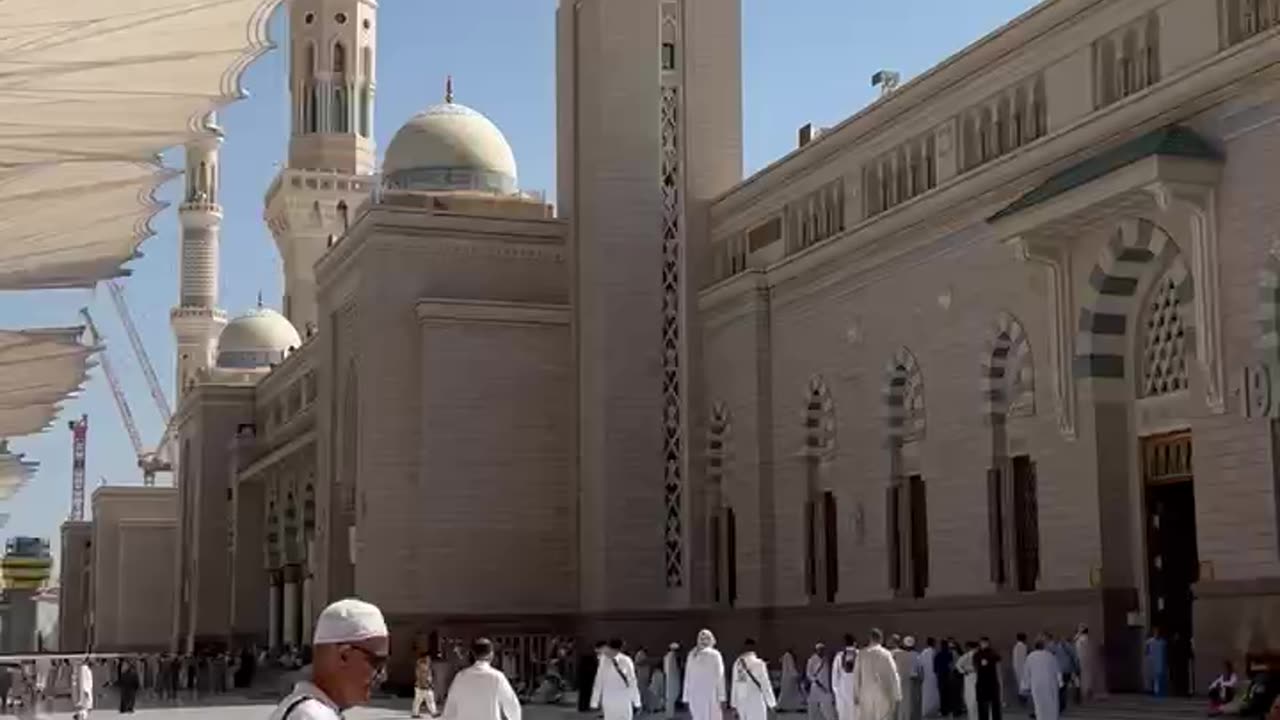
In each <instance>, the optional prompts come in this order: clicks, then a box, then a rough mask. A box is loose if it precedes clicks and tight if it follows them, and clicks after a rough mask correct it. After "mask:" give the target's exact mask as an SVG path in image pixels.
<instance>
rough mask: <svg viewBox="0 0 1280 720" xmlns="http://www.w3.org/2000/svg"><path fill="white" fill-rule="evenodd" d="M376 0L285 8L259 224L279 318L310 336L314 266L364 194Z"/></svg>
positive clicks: (368, 180)
mask: <svg viewBox="0 0 1280 720" xmlns="http://www.w3.org/2000/svg"><path fill="white" fill-rule="evenodd" d="M377 15H378V4H377V2H376V1H375V0H293V1H292V2H290V3H289V89H290V97H291V98H292V109H293V113H292V135H291V137H290V140H289V162H288V166H287V167H285V168H284V169H282V170H281V171H280V174H279V176H278V177H277V178H276V181H275V182H274V183H273V184H272V185H271V189H269V190H268V191H267V197H266V212H265V218H266V221H267V225H268V226H269V227H270V228H271V233H272V235H274V236H275V239H276V245H277V246H278V247H279V248H280V257H281V260H282V261H283V263H284V288H285V289H284V292H285V295H284V314H285V316H286V317H288V318H289V320H290V321H291V322H292V323H293V324H294V327H296V328H297V329H298V332H299V333H300V334H301V335H302V336H303V337H304V338H305V337H308V336H310V335H311V334H312V333H313V332H315V330H316V329H317V327H318V325H317V318H316V281H315V271H314V267H315V263H316V260H318V259H319V258H320V256H321V255H323V254H324V252H325V250H326V248H328V246H329V243H330V242H331V238H336V237H340V236H341V235H342V234H343V233H344V232H345V231H346V226H347V224H348V223H349V222H350V221H351V220H353V219H354V218H355V215H356V212H357V210H358V209H359V208H360V206H362V205H363V204H364V203H365V202H366V201H367V200H368V198H369V195H370V193H371V192H372V189H373V177H372V175H373V171H374V145H373V97H374V62H375V61H374V56H375V48H376V45H377V32H376V31H377V28H376V22H377Z"/></svg>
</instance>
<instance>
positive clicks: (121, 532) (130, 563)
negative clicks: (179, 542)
mask: <svg viewBox="0 0 1280 720" xmlns="http://www.w3.org/2000/svg"><path fill="white" fill-rule="evenodd" d="M92 503H93V537H92V545H91V552H92V553H93V560H92V570H91V571H90V573H89V582H90V583H91V589H90V591H89V592H90V595H91V597H92V608H93V609H92V619H91V623H92V624H91V626H90V627H91V630H90V633H89V638H88V641H87V646H88V647H90V648H92V649H94V650H96V651H102V652H114V651H126V650H128V651H156V650H164V649H168V647H169V639H170V635H171V626H170V621H169V619H170V617H171V616H172V610H173V600H174V595H173V586H174V576H173V571H174V569H175V568H174V566H173V565H172V564H171V563H170V562H169V559H168V558H169V556H170V555H171V554H173V553H174V549H175V547H176V544H175V540H176V537H177V528H176V519H177V515H178V512H177V511H178V508H177V503H178V491H177V490H175V489H174V488H155V487H102V488H98V490H96V491H95V492H94V493H93V499H92ZM72 534H74V533H73V532H68V533H65V535H72ZM65 535H64V536H65ZM64 557H67V556H64ZM73 607H74V605H73ZM62 627H66V626H62ZM73 632H74V630H73ZM73 639H74V636H66V638H65V640H64V643H66V642H70V641H72V640H73ZM77 649H79V648H77Z"/></svg>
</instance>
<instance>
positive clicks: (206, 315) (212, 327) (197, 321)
mask: <svg viewBox="0 0 1280 720" xmlns="http://www.w3.org/2000/svg"><path fill="white" fill-rule="evenodd" d="M169 324H170V325H172V326H173V330H174V334H175V335H178V336H179V337H191V338H203V337H216V336H217V333H218V332H221V330H222V328H223V327H224V326H225V325H226V324H227V313H226V312H225V311H223V310H222V309H220V308H211V307H194V306H182V305H180V306H178V307H175V308H173V309H171V310H170V311H169Z"/></svg>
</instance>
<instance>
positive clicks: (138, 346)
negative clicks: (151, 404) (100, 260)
mask: <svg viewBox="0 0 1280 720" xmlns="http://www.w3.org/2000/svg"><path fill="white" fill-rule="evenodd" d="M107 291H108V292H110V293H111V301H112V302H113V303H115V306H116V312H117V313H119V314H120V322H121V324H123V325H124V331H125V333H127V334H128V335H129V344H130V345H132V346H133V354H134V355H135V356H136V357H137V358H138V365H140V366H142V374H143V375H144V376H145V377H146V378H147V389H148V390H150V391H151V399H152V400H154V401H155V403H156V410H158V411H160V417H161V419H163V420H164V424H165V425H168V424H169V420H170V418H172V417H173V409H172V408H170V407H169V399H168V398H166V397H165V394H164V388H162V387H161V386H160V378H159V377H157V376H156V369H155V368H154V367H153V366H152V365H151V357H150V356H149V355H147V348H146V346H144V345H143V344H142V336H140V335H139V334H138V328H137V327H136V326H135V325H134V324H133V316H132V315H131V314H130V313H129V305H128V304H127V303H126V302H125V301H124V287H123V286H121V285H120V282H119V281H117V280H108V281H107Z"/></svg>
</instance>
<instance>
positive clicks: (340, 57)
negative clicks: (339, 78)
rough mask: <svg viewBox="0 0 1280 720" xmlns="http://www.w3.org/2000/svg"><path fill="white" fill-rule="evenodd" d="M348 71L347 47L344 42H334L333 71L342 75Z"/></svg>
mask: <svg viewBox="0 0 1280 720" xmlns="http://www.w3.org/2000/svg"><path fill="white" fill-rule="evenodd" d="M346 71H347V49H346V47H344V46H343V44H342V43H340V42H337V43H334V44H333V72H334V73H336V74H339V75H341V74H342V73H345V72H346Z"/></svg>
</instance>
